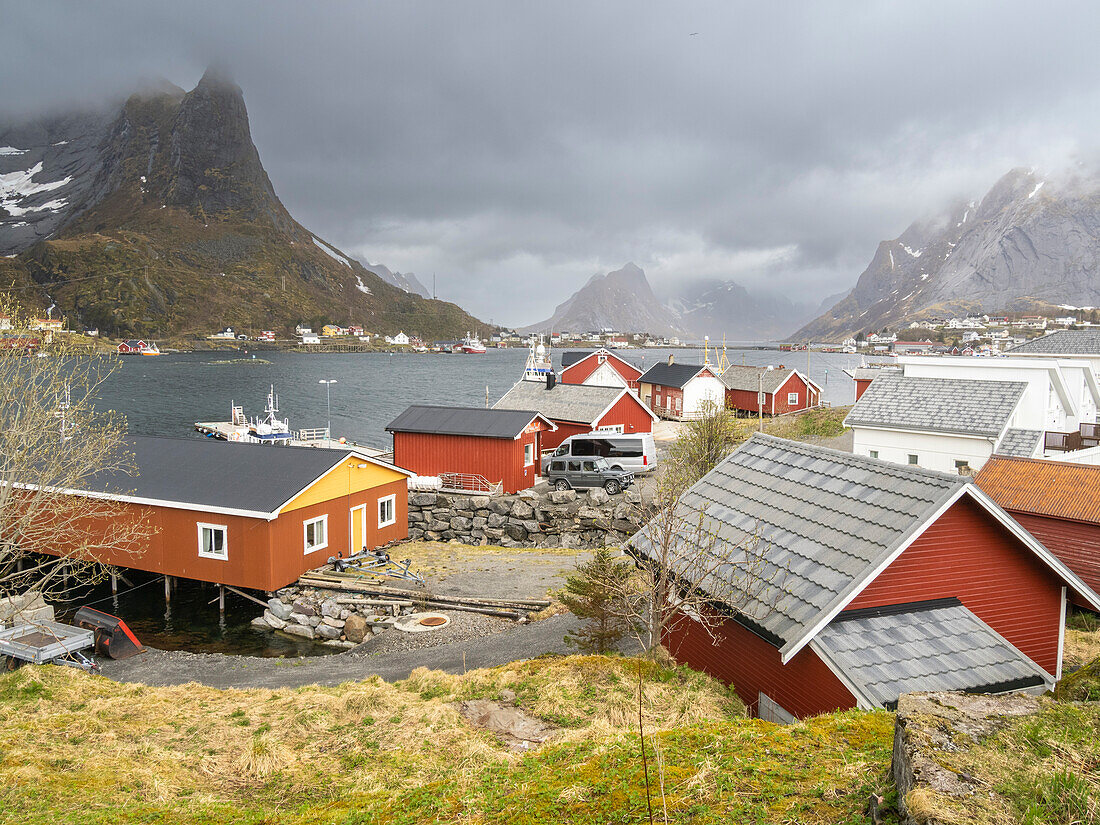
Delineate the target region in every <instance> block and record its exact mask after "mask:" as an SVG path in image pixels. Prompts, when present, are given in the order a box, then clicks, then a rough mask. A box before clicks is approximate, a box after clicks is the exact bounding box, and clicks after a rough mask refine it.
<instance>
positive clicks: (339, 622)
mask: <svg viewBox="0 0 1100 825" xmlns="http://www.w3.org/2000/svg"><path fill="white" fill-rule="evenodd" d="M344 624H345V623H344V620H343V619H337V618H336V617H335V616H325V617H324V618H323V619H321V624H319V625H317V626H318V627H320V626H321V625H328V626H329V627H335V628H342V627H343V626H344Z"/></svg>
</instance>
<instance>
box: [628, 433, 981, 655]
mask: <svg viewBox="0 0 1100 825" xmlns="http://www.w3.org/2000/svg"><path fill="white" fill-rule="evenodd" d="M968 483H970V480H969V479H968V478H964V477H962V476H956V475H948V474H947V473H938V472H934V471H931V470H923V469H920V468H918V467H910V466H908V465H901V464H893V463H891V462H887V461H880V460H878V459H873V458H868V457H865V456H857V455H853V454H852V453H844V452H839V451H837V450H831V449H828V448H826V447H816V446H812V445H809V444H801V443H798V442H793V441H786V440H784V439H781V438H774V437H772V436H767V435H761V434H756V435H754V436H753V437H752V438H751V439H750V440H749V441H748V442H746V443H745V444H742V445H741V447H739V448H738V449H737V451H736V452H734V453H733V454H732V455H731V456H730V457H729V458H727V459H726V460H725V461H723V462H722V463H720V464H719V465H718V466H717V467H715V468H714V469H713V470H712V471H711V472H710V473H708V474H707V475H706V476H704V477H703V478H702V479H701V480H700V481H698V482H697V483H696V484H695V485H694V486H693V487H691V489H689V490H688V491H687V492H686V493H684V495H683V496H682V497H681V498H680V501H679V502H678V504H677V508H678V511H679V513H680V514H682V516H683V518H684V523H685V524H688V525H692V527H691V528H690V529H685V531H684V533H685V535H684V536H683V537H680V538H679V539H678V541H683V542H687V543H688V546H687V547H685V548H684V549H683V550H682V551H678V552H683V553H684V554H685V557H687V558H692V557H697V556H698V553H697V551H696V550H695V548H694V547H693V546H691V544H690V543H691V536H690V535H688V534H690V533H693V532H694V525H695V524H697V523H701V524H702V529H703V530H704V531H705V535H707V536H710V535H714V536H717V538H718V542H717V545H716V546H715V547H714V548H705V549H704V552H705V553H707V552H709V554H710V555H711V557H712V559H713V566H714V567H715V571H714V575H713V576H712V577H711V580H708V581H706V582H698V584H699V585H700V586H701V587H702V589H704V590H705V591H707V592H709V593H711V594H712V595H713V596H715V597H716V599H719V600H723V601H726V602H727V603H728V604H729V606H730V608H731V609H733V610H734V611H736V612H737V613H740V614H742V615H743V616H745V617H747V618H749V619H751V620H752V621H754V622H755V623H757V624H758V625H759V626H760V627H762V628H763V629H764V630H765V631H766V632H767V633H768V634H771V635H772V636H773V637H775V638H777V639H779V640H781V641H782V642H783V643H790V642H795V641H797V640H799V639H801V637H802V636H803V634H804V633H805V632H806V631H807V630H809V628H811V627H812V626H813V625H814V624H815V623H816V622H818V621H819V620H820V619H821V617H823V616H824V615H826V613H827V612H828V610H829V609H830V608H831V607H832V606H833V605H834V604H835V603H836V602H837V600H838V599H839V598H840V597H841V596H842V595H844V594H846V593H848V592H849V591H850V589H851V588H853V587H854V586H855V584H856V583H857V582H858V581H861V580H862V579H863V578H864V577H865V576H866V575H868V573H869V572H870V571H871V570H873V569H874V567H875V565H876V564H879V563H881V562H882V561H883V560H885V559H886V558H888V557H889V555H890V553H891V552H893V551H894V550H895V549H896V548H898V547H900V546H901V544H902V542H903V541H905V539H906V538H907V537H908V536H909V534H910V533H911V532H912V531H914V530H916V529H917V528H918V527H919V526H920V525H922V524H923V523H924V522H925V521H927V520H928V519H929V518H930V517H931V516H932V514H934V513H935V512H936V511H937V509H938V508H939V507H941V506H942V505H943V504H944V503H945V502H946V501H947V500H948V499H950V498H951V497H952V496H953V495H955V494H956V493H957V492H958V491H959V488H960V487H963V486H965V485H966V484H968ZM700 520H701V521H700ZM656 529H657V528H656V527H654V524H652V523H651V524H649V525H647V526H646V527H645V528H643V529H642V530H641V531H639V532H638V533H637V534H636V535H635V536H634V537H633V539H631V543H632V544H633V546H634V547H635V548H636V549H637V550H638V551H639V552H640V553H642V554H647V555H650V556H651V557H657V556H658V555H659V554H660V552H661V551H660V550H659V549H658V547H659V545H660V543H661V537H660V536H659V535H652V536H651V535H650V533H651V532H652V531H655V530H656ZM754 537H755V538H756V539H758V544H757V550H756V551H755V553H753V554H751V555H750V556H749V560H750V561H751V562H753V564H752V567H753V569H754V571H757V572H754V575H753V581H752V582H750V583H749V584H748V585H746V584H744V583H743V582H742V580H741V577H742V576H743V572H742V571H743V570H744V563H745V561H746V553H745V548H746V547H747V546H751V544H752V542H753V540H754ZM695 569H698V568H695ZM685 573H686V574H687V575H689V576H691V575H692V572H691V571H685ZM731 583H732V584H731Z"/></svg>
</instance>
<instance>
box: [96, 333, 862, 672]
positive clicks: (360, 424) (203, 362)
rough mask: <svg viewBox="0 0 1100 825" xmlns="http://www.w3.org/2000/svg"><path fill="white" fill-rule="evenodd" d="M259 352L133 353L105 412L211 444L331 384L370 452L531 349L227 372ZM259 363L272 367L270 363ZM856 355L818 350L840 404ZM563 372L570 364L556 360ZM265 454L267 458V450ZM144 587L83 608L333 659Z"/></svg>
mask: <svg viewBox="0 0 1100 825" xmlns="http://www.w3.org/2000/svg"><path fill="white" fill-rule="evenodd" d="M669 354H672V355H674V357H675V359H676V360H677V361H678V362H680V363H701V362H702V360H703V352H702V350H684V349H677V350H659V349H652V350H651V349H646V350H626V351H624V352H623V353H622V355H623V357H624V358H626V359H627V360H628V361H632V362H633V363H635V364H636V365H637V366H638V367H639V368H642V369H646V368H648V367H650V366H652V365H653V364H655V363H658V362H661V361H665V360H667V358H668V356H669ZM250 356H251V353H248V354H247V355H246V354H245V353H225V352H219V353H210V352H206V353H170V354H166V355H162V356H160V357H156V358H147V357H139V356H131V357H129V358H124V359H123V360H122V364H121V367H120V368H119V369H118V371H117V372H115V373H114V374H113V375H112V376H111V377H110V378H109V379H108V380H107V382H106V383H105V385H104V387H103V390H102V392H101V394H100V400H99V403H100V405H101V406H103V407H105V408H110V409H113V410H117V411H118V412H121V413H123V414H125V416H126V418H127V421H128V423H129V427H130V431H131V432H132V433H135V434H140V435H160V436H177V437H182V438H192V437H193V438H201V437H202V436H200V435H198V434H197V433H196V432H195V431H194V429H193V427H194V423H195V422H196V421H227V420H229V410H230V405H231V403H232V404H236V405H238V406H243V407H244V409H245V413H246V414H247V415H249V416H256V415H262V413H263V408H264V404H265V401H266V397H267V392H268V388H269V387H270V386H271V385H272V384H274V385H275V389H276V392H277V393H278V395H279V402H280V417H283V418H289V419H290V425H291V427H292V428H293V429H299V428H303V427H307V428H309V427H324V426H325V423H326V420H327V415H328V412H327V410H326V401H325V387H324V386H323V385H320V384H318V383H317V382H318V381H320V380H322V379H324V380H330V379H334V380H335V381H336V382H337V383H336V384H333V385H332V387H331V393H332V395H331V398H332V401H331V404H332V411H331V415H332V433H333V436H334V437H337V438H338V437H341V436H343V437H345V438H347V439H348V440H350V441H355V442H358V443H361V444H365V445H368V446H371V447H378V448H381V449H387V450H388V449H390V448H391V447H392V439H391V437H390V435H389V433H387V432H386V431H385V426H386V424H387V423H389V422H390V421H391V420H393V419H394V418H395V417H396V416H397V415H398V414H399V413H400V412H401V411H402V410H404V409H405V407H407V406H408V405H409V404H444V405H470V406H483V405H484V404H485V399H486V393H488V398H489V403H490V405H491V404H492V403H493V402H495V401H496V400H497V399H498V398H499V397H500V396H501V395H503V394H504V393H505V392H506V391H507V390H508V389H509V388H510V387H511V386H512V384H514V383H515V382H516V381H517V380H519V379H520V377H521V375H522V372H523V365H524V362H525V360H526V358H527V350H525V349H491V350H489V351H488V352H487V353H486V354H485V355H457V354H456V355H451V354H418V353H393V354H389V353H349V354H321V353H316V354H310V353H293V352H266V351H265V352H259V353H256V358H257V363H248V364H218V363H215V362H217V361H225V360H229V359H235V358H245V357H250ZM727 357H728V358H729V360H730V362H731V363H734V364H741V363H744V364H750V365H766V364H773V365H775V366H779V365H781V364H786V365H787V366H794V367H797V368H798V369H800V370H802V371H805V370H806V353H792V352H779V351H777V350H760V349H732V348H731V349H729V350H727ZM260 359H262V360H264V361H269V362H270V363H260ZM857 361H858V357H857V356H852V355H843V354H839V353H811V355H810V358H809V371H810V375H811V377H812V378H813V379H814V380H815V381H817V382H818V383H819V384H821V385H822V386H823V387H824V388H825V399H826V401H828V402H829V403H831V404H833V405H846V404H851V403H852V402H853V399H854V394H855V385H854V383H853V381H852V380H851V379H850V378H849V377H848V376H847V375H845V374H844V373H843V371H842V370H843V369H844V368H845V367H851V366H855V364H856V363H857ZM554 363H555V366H557V367H559V368H560V365H561V357H560V354H559V353H557V352H556V353H555V357H554ZM257 449H261V448H260V447H257ZM127 578H129V579H130V580H131V581H132V582H133V583H134V584H135V585H138V587H137V589H135V590H133V591H129V590H128V589H127V588H125V587H124V588H123V589H122V590H121V591H120V593H119V596H118V598H117V599H116V600H112V599H111V598H110V591H109V589H107V588H106V586H101V587H99V588H97V589H95V590H94V591H92V592H89V593H88V594H87V596H86V597H85V599H84V601H81V602H80V603H82V604H83V603H88V602H90V601H92V600H93V599H99V600H105V601H103V602H101V603H100V604H97V605H96V606H97V607H98V608H99V609H101V610H106V611H107V612H113V613H116V614H117V615H120V616H121V617H122V618H123V619H125V620H126V621H127V622H128V623H130V625H131V627H132V628H133V629H134V631H135V632H136V633H137V635H138V638H139V639H141V640H142V641H143V642H144V643H145V644H147V645H151V646H153V647H159V648H162V649H167V650H176V649H183V650H192V651H202V652H223V653H239V654H248V655H257V656H298V655H313V654H316V653H322V652H325V651H326V649H325V648H322V647H320V646H315V645H312V644H311V643H309V642H306V641H304V640H294V639H291V638H289V637H285V636H281V635H276V634H275V633H272V632H264V631H257V630H254V629H252V628H251V627H250V626H249V624H248V623H249V621H251V619H252V618H253V617H255V616H256V615H257V614H258V613H259V610H260V609H259V607H258V606H257V605H255V604H253V603H252V602H249V601H246V600H244V599H241V598H240V597H238V596H235V595H232V594H227V595H226V606H227V610H226V614H225V616H224V617H220V616H219V615H218V610H217V605H216V604H209V602H210V601H211V600H212V599H216V597H217V589H216V588H215V587H214V586H213V585H203V584H201V583H197V582H180V583H179V585H178V588H177V590H176V591H175V593H174V594H173V597H172V604H171V609H170V610H169V609H166V605H165V600H164V588H163V584H162V583H161V580H158V579H154V578H153V577H152V576H151V575H148V574H143V573H137V572H135V573H133V574H129V573H128V574H127Z"/></svg>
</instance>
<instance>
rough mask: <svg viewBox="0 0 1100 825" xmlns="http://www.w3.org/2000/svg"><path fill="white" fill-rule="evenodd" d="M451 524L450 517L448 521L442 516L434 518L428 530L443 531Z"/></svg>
mask: <svg viewBox="0 0 1100 825" xmlns="http://www.w3.org/2000/svg"><path fill="white" fill-rule="evenodd" d="M450 526H451V522H450V520H449V519H448V520H447V521H443V520H442V519H440V518H433V519H432V520H431V521H430V522H428V531H429V532H432V533H441V532H443V531H444V530H446V529H448V528H449V527H450Z"/></svg>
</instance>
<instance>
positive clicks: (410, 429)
mask: <svg viewBox="0 0 1100 825" xmlns="http://www.w3.org/2000/svg"><path fill="white" fill-rule="evenodd" d="M386 429H387V430H388V431H389V432H391V433H393V462H394V464H396V465H397V466H399V467H404V468H405V469H406V470H411V471H412V472H414V473H416V474H417V475H423V476H438V475H442V474H446V473H461V474H465V475H468V476H481V477H482V478H484V479H485V481H487V482H488V483H489V484H498V483H499V484H500V485H501V492H503V493H517V492H519V491H520V490H526V489H528V488H530V487H533V486H534V484H535V482H536V481H537V480H538V476H539V473H540V468H539V452H540V449H541V446H542V437H543V434H544V433H548V432H553V431H554V430H555V429H556V427H555V425H554V422H553V421H550V420H549V419H548V418H546V417H545V416H542V415H540V414H539V413H538V412H537V411H535V410H498V409H492V410H487V409H485V408H483V407H435V406H427V405H419V404H414V405H413V406H411V407H409V408H408V409H407V410H405V411H404V412H403V413H401V415H399V416H397V418H395V419H394V420H393V421H391V422H390V423H389V424H388V425H387V426H386Z"/></svg>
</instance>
